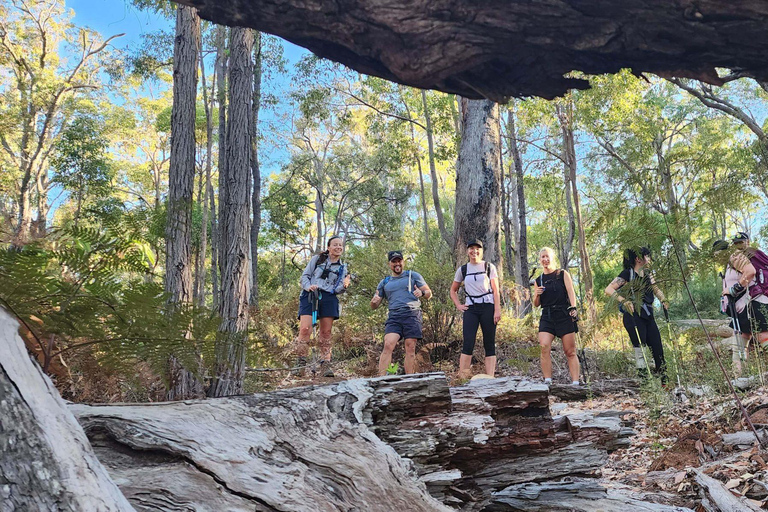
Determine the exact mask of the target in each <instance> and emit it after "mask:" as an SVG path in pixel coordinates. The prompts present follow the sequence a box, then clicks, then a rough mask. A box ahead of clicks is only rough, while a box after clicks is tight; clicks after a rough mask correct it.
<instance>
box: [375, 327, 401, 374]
mask: <svg viewBox="0 0 768 512" xmlns="http://www.w3.org/2000/svg"><path fill="white" fill-rule="evenodd" d="M398 341H400V335H399V334H397V333H396V332H391V333H389V334H386V335H384V349H383V350H382V351H381V356H380V357H379V375H380V376H384V375H386V374H387V368H389V365H390V364H392V352H393V351H394V350H395V347H396V346H397V342H398Z"/></svg>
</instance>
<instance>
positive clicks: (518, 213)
mask: <svg viewBox="0 0 768 512" xmlns="http://www.w3.org/2000/svg"><path fill="white" fill-rule="evenodd" d="M507 135H508V137H509V151H510V153H511V155H512V158H511V164H510V170H509V174H510V181H511V182H512V190H511V193H510V202H511V204H512V212H511V214H512V225H513V227H514V228H515V229H514V231H515V239H516V250H515V272H516V273H515V278H516V280H517V282H518V284H519V286H521V287H522V288H518V292H519V293H520V295H521V298H520V315H521V316H522V315H525V314H526V313H527V311H528V310H529V309H530V306H531V296H530V288H529V286H528V279H529V276H530V274H529V270H528V222H527V220H526V212H525V182H524V181H523V177H524V172H523V171H524V169H523V158H522V156H521V154H520V146H519V145H518V143H517V129H516V126H515V112H514V102H513V103H512V105H511V106H510V109H509V110H508V111H507Z"/></svg>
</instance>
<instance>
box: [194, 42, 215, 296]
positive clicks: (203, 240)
mask: <svg viewBox="0 0 768 512" xmlns="http://www.w3.org/2000/svg"><path fill="white" fill-rule="evenodd" d="M200 78H201V81H202V83H201V85H202V91H203V105H204V106H205V171H204V173H205V180H204V183H203V184H202V187H203V192H201V195H202V196H203V199H202V208H203V217H202V227H201V231H200V251H199V258H198V265H197V268H196V269H195V294H194V295H195V297H196V298H197V303H198V305H200V306H204V305H205V281H206V279H205V276H206V265H205V260H206V259H207V255H208V225H209V224H210V213H211V211H212V208H211V207H210V204H211V200H210V199H211V198H210V196H209V194H210V193H211V192H212V187H211V173H212V172H213V91H214V90H215V89H216V75H215V74H214V75H213V83H212V84H211V96H210V98H209V97H208V88H207V86H206V84H205V60H204V59H203V58H202V55H201V56H200Z"/></svg>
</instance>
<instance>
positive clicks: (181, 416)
mask: <svg viewBox="0 0 768 512" xmlns="http://www.w3.org/2000/svg"><path fill="white" fill-rule="evenodd" d="M548 403H549V401H548V394H547V388H546V386H543V385H541V384H532V383H530V382H527V381H523V380H520V379H496V380H493V381H479V382H478V381H474V382H472V383H470V384H468V385H466V386H461V387H457V388H449V387H448V383H447V381H446V379H445V376H444V375H442V374H419V375H410V376H404V377H382V378H376V379H358V380H352V381H346V382H340V383H335V384H331V385H327V386H322V387H312V388H309V387H307V388H295V389H288V390H281V391H276V392H272V393H265V394H257V395H249V396H238V397H231V398H225V399H220V400H207V401H187V402H175V403H164V404H140V405H128V404H127V405H103V406H86V405H72V406H70V407H71V409H72V410H73V411H74V412H75V414H76V415H77V417H78V418H79V420H80V421H81V423H82V425H83V426H84V428H85V430H86V432H87V433H88V435H89V436H90V438H91V440H92V442H93V444H94V446H95V449H96V451H97V454H98V455H99V456H100V458H101V460H102V461H103V462H104V464H105V465H106V466H107V468H108V470H109V471H110V473H111V474H112V475H113V477H114V478H115V479H116V481H118V482H119V483H120V485H121V488H122V489H123V492H124V493H125V494H126V496H127V497H128V498H129V499H130V500H131V502H132V503H134V504H135V506H136V507H137V508H138V509H144V508H147V509H149V508H151V507H150V506H149V504H150V503H151V504H152V505H153V506H155V507H156V508H154V509H153V510H177V509H178V508H179V507H180V504H186V505H187V506H189V507H195V506H197V507H203V508H204V507H205V506H206V504H208V503H210V502H209V501H207V500H210V499H215V500H216V501H215V502H218V503H226V504H227V506H228V507H229V508H227V510H254V509H255V510H269V511H272V510H280V511H283V510H285V511H289V510H290V511H303V510H312V511H321V510H372V511H377V510H382V511H384V510H386V511H391V510H408V511H409V512H410V511H412V510H413V511H419V510H449V509H447V508H445V507H444V506H443V505H441V504H440V503H439V502H437V501H435V500H434V499H433V498H437V499H439V500H442V501H443V503H444V504H445V505H450V506H454V507H460V508H461V509H462V510H483V509H484V508H485V507H486V506H488V505H489V504H490V503H491V502H492V499H493V495H494V493H495V492H498V491H502V490H504V489H507V488H508V487H509V486H513V485H520V484H523V483H528V482H540V483H542V484H544V483H546V482H549V481H551V480H552V479H558V478H561V477H564V476H569V475H582V476H585V475H593V476H594V475H596V474H597V473H598V472H599V469H600V467H601V466H602V464H604V462H605V460H606V458H607V452H608V451H610V450H614V449H616V448H618V447H621V446H625V445H626V444H627V443H628V439H627V436H629V435H631V434H632V431H631V429H627V428H626V427H624V426H622V424H621V421H620V419H619V418H618V417H616V416H607V417H597V416H594V415H590V414H580V415H576V416H573V417H563V416H557V417H552V416H551V415H550V413H549V408H548ZM374 434H375V435H374ZM222 440H225V441H222ZM382 441H383V442H382ZM385 443H386V444H385ZM398 454H399V455H400V456H401V457H405V458H407V459H410V462H409V461H407V460H406V459H402V458H400V457H398ZM157 475H162V478H159V479H158V478H157ZM427 491H428V492H429V494H431V495H432V497H430V496H429V495H428V494H427Z"/></svg>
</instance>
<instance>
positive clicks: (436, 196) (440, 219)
mask: <svg viewBox="0 0 768 512" xmlns="http://www.w3.org/2000/svg"><path fill="white" fill-rule="evenodd" d="M421 101H422V104H423V105H424V120H425V124H426V128H427V150H428V151H429V175H430V177H431V179H432V202H433V203H434V204H435V215H436V216H437V227H438V229H439V230H440V234H441V235H442V237H443V240H445V243H446V244H447V245H448V247H453V246H454V243H455V239H454V238H453V237H452V236H451V234H450V233H448V228H447V227H446V226H445V218H444V216H443V208H442V207H441V206H440V189H439V183H440V182H439V181H438V178H437V168H436V166H435V142H434V132H433V130H432V116H431V115H430V112H429V104H428V103H427V93H426V91H424V90H423V89H422V91H421ZM463 127H464V125H463V124H462V128H463Z"/></svg>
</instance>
